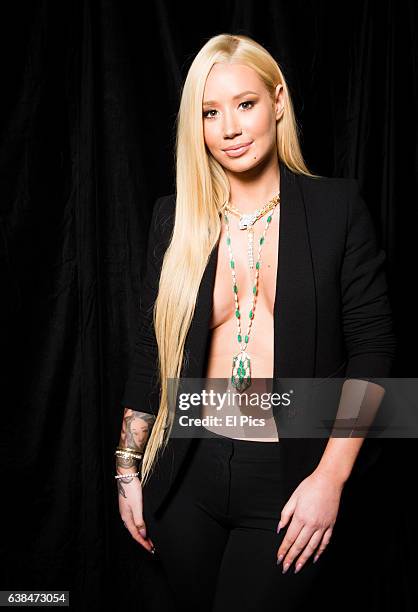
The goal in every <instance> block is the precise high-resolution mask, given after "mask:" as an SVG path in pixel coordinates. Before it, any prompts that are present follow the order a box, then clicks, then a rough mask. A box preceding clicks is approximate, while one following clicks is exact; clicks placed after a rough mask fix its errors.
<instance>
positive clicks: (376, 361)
mask: <svg viewBox="0 0 418 612" xmlns="http://www.w3.org/2000/svg"><path fill="white" fill-rule="evenodd" d="M385 259H386V255H385V252H384V251H383V250H382V249H380V248H379V246H378V242H377V236H376V231H375V227H374V224H373V220H372V217H371V214H370V212H369V209H368V207H367V205H366V203H365V202H364V200H363V198H362V196H361V194H360V190H359V183H358V181H357V180H356V179H349V198H348V214H347V233H346V244H345V253H344V259H343V263H342V272H341V296H342V318H343V332H344V339H345V344H346V349H347V353H348V362H347V369H346V373H345V376H346V377H347V378H366V379H369V378H370V377H382V378H385V377H389V376H390V373H391V368H392V365H393V361H394V357H395V352H396V338H395V335H394V332H393V323H392V310H391V306H390V303H389V298H388V287H387V280H386V274H385V269H384V262H385Z"/></svg>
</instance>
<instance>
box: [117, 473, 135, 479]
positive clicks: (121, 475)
mask: <svg viewBox="0 0 418 612" xmlns="http://www.w3.org/2000/svg"><path fill="white" fill-rule="evenodd" d="M140 473H141V472H135V473H134V474H117V475H116V476H115V478H129V477H130V476H138V474H140Z"/></svg>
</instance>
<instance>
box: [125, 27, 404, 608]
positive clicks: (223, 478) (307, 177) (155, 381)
mask: <svg viewBox="0 0 418 612" xmlns="http://www.w3.org/2000/svg"><path fill="white" fill-rule="evenodd" d="M384 259H385V255H384V252H383V251H382V250H380V249H379V247H378V244H377V239H376V234H375V230H374V227H373V224H372V220H371V216H370V214H369V211H368V209H367V206H366V204H365V203H364V201H363V199H362V198H361V196H360V194H359V188H358V183H357V181H356V180H354V179H331V178H324V177H319V176H316V175H313V174H312V173H310V172H309V170H308V169H307V167H306V165H305V163H304V160H303V157H302V153H301V150H300V146H299V142H298V130H297V124H296V120H295V115H294V111H293V108H292V101H291V97H290V94H289V89H288V87H287V84H286V81H285V78H284V75H283V73H282V71H281V70H280V68H279V66H278V64H277V62H276V61H275V59H274V58H273V57H272V56H271V55H270V54H269V53H268V51H266V49H264V48H263V47H262V46H261V45H260V44H258V43H257V42H255V41H254V40H252V39H251V38H249V37H247V36H243V35H229V34H221V35H218V36H214V37H213V38H211V39H210V40H208V41H207V42H206V44H205V45H204V46H203V47H202V49H201V50H200V51H199V53H198V54H197V55H196V57H195V58H194V61H193V63H192V65H191V67H190V69H189V71H188V74H187V78H186V80H185V83H184V86H183V91H182V96H181V102H180V109H179V113H178V121H177V140H176V193H174V194H171V195H168V196H163V197H161V198H159V199H158V200H157V202H156V204H155V206H154V211H153V216H152V222H151V229H150V234H149V245H148V254H147V270H146V275H145V278H144V280H143V284H142V291H141V304H140V314H139V320H138V332H137V336H136V343H135V352H134V355H133V360H132V364H131V367H130V372H129V376H128V379H127V381H126V386H125V391H124V395H123V398H122V404H123V406H124V417H123V424H122V432H121V437H120V441H119V445H118V446H119V448H118V450H117V457H116V471H117V474H116V476H118V478H117V481H116V482H117V483H118V491H119V508H120V514H121V517H122V520H123V521H124V523H125V525H126V527H127V529H128V530H129V532H130V534H131V535H132V537H133V538H134V539H135V540H136V541H137V542H138V543H139V544H140V545H142V546H143V547H144V548H145V549H146V550H147V551H148V552H149V553H150V554H153V555H154V557H153V558H154V559H158V561H159V563H161V565H162V567H163V569H164V571H165V573H166V577H167V581H168V583H169V586H170V588H171V591H172V597H173V606H172V609H174V608H175V606H177V607H176V608H175V609H178V610H182V611H184V610H200V611H203V610H211V611H213V612H220V611H221V610H222V611H223V610H240V612H244V611H250V610H251V611H254V610H257V609H260V610H263V612H267V611H268V610H278V609H280V610H281V611H282V612H284V611H287V610H295V609H298V606H301V605H302V604H303V603H306V602H307V601H309V600H308V599H307V598H308V597H309V596H310V594H311V593H312V589H313V586H314V584H315V583H316V579H317V577H318V574H319V573H320V570H321V566H322V563H323V559H321V555H322V553H323V552H324V550H326V548H327V545H328V544H329V542H330V541H331V539H332V534H333V528H334V525H335V523H336V521H337V520H338V519H337V517H338V512H339V506H340V499H341V494H342V491H343V488H344V486H345V483H346V482H347V480H348V478H349V477H350V475H351V474H352V471H353V468H356V469H358V468H357V465H358V464H359V463H360V464H361V463H362V462H363V464H364V462H365V460H366V459H367V452H366V451H367V448H363V449H361V446H362V443H363V441H364V440H363V438H341V437H340V438H338V437H332V438H331V437H330V438H329V439H319V438H318V439H316V438H312V439H292V438H289V437H286V436H284V437H280V435H279V433H280V418H279V411H278V410H277V409H275V408H274V407H273V409H272V412H271V413H270V417H269V418H266V419H265V422H266V423H267V429H264V430H263V431H262V432H260V429H259V428H257V427H247V428H244V427H237V428H235V429H234V428H231V429H228V427H225V423H224V424H223V425H224V426H222V424H221V425H219V423H218V422H216V420H213V419H212V420H211V419H210V418H208V419H207V420H206V421H202V423H204V424H202V425H201V426H200V429H197V430H194V431H199V432H200V433H199V435H194V436H187V435H184V436H181V435H179V434H178V429H176V430H175V429H174V422H175V418H176V416H175V415H176V414H177V413H176V410H177V409H176V401H175V400H176V397H177V396H176V394H177V393H178V389H179V387H178V386H177V384H178V381H179V380H180V379H201V380H203V381H206V382H207V383H208V384H210V381H211V380H212V381H214V382H215V381H216V383H218V382H219V381H222V380H224V381H227V383H228V386H229V388H231V387H232V390H235V391H237V392H239V393H241V394H242V393H244V392H245V391H246V392H247V393H248V392H249V391H251V387H253V388H255V389H258V390H259V391H263V390H265V389H266V388H267V387H264V386H263V383H261V386H258V387H257V385H258V384H259V382H260V381H266V380H267V381H268V380H273V384H274V381H276V380H277V379H278V378H281V377H287V378H289V377H315V378H316V377H347V378H348V379H362V378H364V377H366V379H367V377H371V376H378V377H385V376H388V375H389V372H390V368H391V365H392V360H393V355H394V348H395V340H394V336H393V332H392V319H391V309H390V305H389V302H388V297H387V286H386V278H385V273H384V268H383V264H384ZM173 381H174V385H173ZM173 399H174V402H173ZM173 406H174V409H173ZM200 408H201V409H202V410H201V412H200V413H199V410H197V411H196V410H195V411H194V412H193V411H192V412H191V414H194V415H196V414H197V415H199V414H200V416H202V415H206V416H207V417H210V416H213V415H215V413H216V406H215V407H212V413H211V412H210V409H206V408H204V407H203V406H200ZM231 410H232V411H235V416H240V414H242V410H241V409H240V408H239V407H237V406H234V405H233V406H232V407H231ZM247 416H248V415H247ZM250 416H251V415H250ZM252 416H254V415H252ZM253 422H255V421H253ZM247 423H248V421H247ZM173 432H176V433H175V435H174V433H173ZM204 434H208V435H204ZM364 446H365V447H366V445H364ZM360 450H362V451H363V453H360V454H361V455H362V456H361V457H358V455H359V452H360ZM360 459H361V461H360Z"/></svg>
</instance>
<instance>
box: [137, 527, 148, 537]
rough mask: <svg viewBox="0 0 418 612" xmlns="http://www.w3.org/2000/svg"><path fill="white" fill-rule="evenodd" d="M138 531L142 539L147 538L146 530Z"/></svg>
mask: <svg viewBox="0 0 418 612" xmlns="http://www.w3.org/2000/svg"><path fill="white" fill-rule="evenodd" d="M138 531H139V533H140V534H141V535H142V537H143V538H146V537H147V530H146V529H144V528H142V529H139V530H138Z"/></svg>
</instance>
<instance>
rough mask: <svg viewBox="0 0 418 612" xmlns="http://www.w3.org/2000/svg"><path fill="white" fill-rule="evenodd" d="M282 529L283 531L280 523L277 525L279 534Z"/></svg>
mask: <svg viewBox="0 0 418 612" xmlns="http://www.w3.org/2000/svg"><path fill="white" fill-rule="evenodd" d="M280 529H281V526H280V523H279V524H278V525H277V533H279V531H280Z"/></svg>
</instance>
